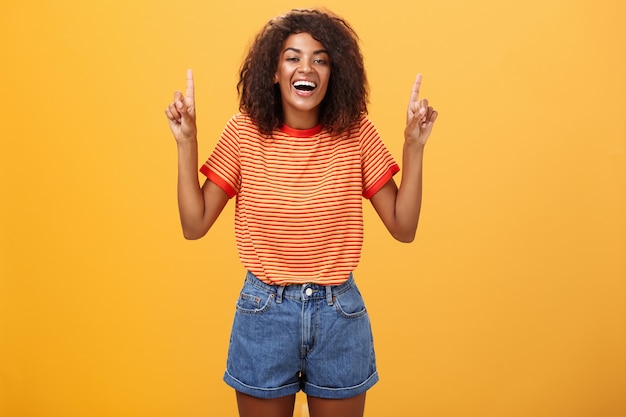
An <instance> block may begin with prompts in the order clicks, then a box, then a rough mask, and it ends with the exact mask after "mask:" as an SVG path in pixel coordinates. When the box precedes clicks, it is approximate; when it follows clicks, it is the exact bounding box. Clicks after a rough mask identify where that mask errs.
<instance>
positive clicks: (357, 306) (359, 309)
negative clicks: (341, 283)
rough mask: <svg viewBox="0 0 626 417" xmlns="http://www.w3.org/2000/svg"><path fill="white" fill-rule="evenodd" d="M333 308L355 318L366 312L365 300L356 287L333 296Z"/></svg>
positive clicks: (343, 314) (349, 317)
mask: <svg viewBox="0 0 626 417" xmlns="http://www.w3.org/2000/svg"><path fill="white" fill-rule="evenodd" d="M333 301H334V305H335V309H336V310H337V312H338V313H339V314H341V315H342V316H343V317H345V318H348V319H356V318H359V317H363V316H364V315H366V314H367V309H366V308H365V302H364V301H363V297H361V293H360V292H359V290H358V289H357V288H356V287H352V288H351V289H350V290H348V291H346V292H344V293H341V294H339V295H336V296H335V297H333Z"/></svg>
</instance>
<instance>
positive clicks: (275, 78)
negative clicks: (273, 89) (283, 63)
mask: <svg viewBox="0 0 626 417" xmlns="http://www.w3.org/2000/svg"><path fill="white" fill-rule="evenodd" d="M274 84H278V74H274Z"/></svg>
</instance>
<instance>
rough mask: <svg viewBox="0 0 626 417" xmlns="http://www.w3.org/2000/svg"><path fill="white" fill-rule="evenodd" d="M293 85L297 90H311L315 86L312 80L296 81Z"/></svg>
mask: <svg viewBox="0 0 626 417" xmlns="http://www.w3.org/2000/svg"><path fill="white" fill-rule="evenodd" d="M293 87H294V88H295V89H296V90H298V91H313V90H315V88H316V87H317V84H315V83H314V82H313V81H296V82H295V83H293Z"/></svg>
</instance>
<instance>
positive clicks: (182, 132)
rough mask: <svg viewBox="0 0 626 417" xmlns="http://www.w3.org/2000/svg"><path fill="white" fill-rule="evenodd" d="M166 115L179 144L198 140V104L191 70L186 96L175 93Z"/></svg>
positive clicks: (178, 92) (188, 76) (188, 72)
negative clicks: (195, 98)
mask: <svg viewBox="0 0 626 417" xmlns="http://www.w3.org/2000/svg"><path fill="white" fill-rule="evenodd" d="M165 115H166V116H167V120H168V122H169V124H170V130H171V131H172V133H173V134H174V138H175V139H176V141H177V142H179V143H180V142H185V141H191V140H195V139H196V133H197V130H196V104H195V100H194V87H193V73H192V72H191V70H187V89H186V91H185V95H184V96H183V93H181V92H180V91H176V92H174V101H173V102H171V103H170V104H169V106H168V107H167V109H165Z"/></svg>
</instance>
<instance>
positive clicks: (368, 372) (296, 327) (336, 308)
mask: <svg viewBox="0 0 626 417" xmlns="http://www.w3.org/2000/svg"><path fill="white" fill-rule="evenodd" d="M224 381H225V382H226V383H227V384H228V385H230V386H231V387H233V388H234V389H236V390H237V391H240V392H242V393H244V394H248V395H252V396H255V397H259V398H277V397H283V396H286V395H291V394H295V393H296V392H298V391H300V390H303V391H304V392H305V393H306V394H307V395H311V396H314V397H321V398H334V399H340V398H349V397H353V396H355V395H359V394H362V393H363V392H365V391H367V390H368V389H369V388H371V387H372V386H373V385H374V384H375V383H376V382H377V381H378V373H377V371H376V358H375V355H374V342H373V338H372V330H371V326H370V320H369V316H368V314H367V310H366V309H365V304H364V303H363V298H362V297H361V293H360V292H359V290H358V288H357V286H356V284H355V282H354V279H353V277H352V275H351V276H350V278H349V279H348V280H347V281H346V282H345V283H343V284H341V285H336V286H322V285H317V284H304V285H288V286H282V287H281V286H273V285H268V284H265V283H263V282H261V281H260V280H259V279H258V278H257V277H256V276H254V275H253V274H252V273H251V272H248V273H247V275H246V279H245V282H244V286H243V289H242V290H241V293H240V294H239V299H238V301H237V309H236V312H235V320H234V323H233V329H232V333H231V338H230V346H229V349H228V361H227V366H226V372H225V373H224Z"/></svg>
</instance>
